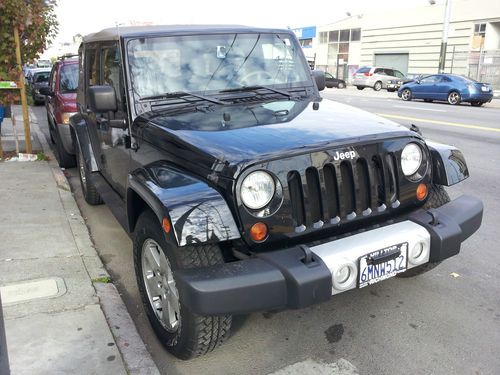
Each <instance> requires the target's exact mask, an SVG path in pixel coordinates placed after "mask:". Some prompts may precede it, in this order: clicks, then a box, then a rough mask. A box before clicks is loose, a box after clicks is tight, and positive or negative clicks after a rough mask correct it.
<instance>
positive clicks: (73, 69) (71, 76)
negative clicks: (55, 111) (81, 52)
mask: <svg viewBox="0 0 500 375" xmlns="http://www.w3.org/2000/svg"><path fill="white" fill-rule="evenodd" d="M77 88H78V64H67V65H64V66H63V67H62V68H61V73H60V76H59V91H60V92H61V93H63V94H64V93H70V92H76V89H77Z"/></svg>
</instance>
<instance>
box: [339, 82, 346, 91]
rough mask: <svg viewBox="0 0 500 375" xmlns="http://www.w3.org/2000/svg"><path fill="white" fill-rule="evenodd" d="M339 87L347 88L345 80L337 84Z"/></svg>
mask: <svg viewBox="0 0 500 375" xmlns="http://www.w3.org/2000/svg"><path fill="white" fill-rule="evenodd" d="M337 88H339V89H345V83H344V82H339V84H338V85H337Z"/></svg>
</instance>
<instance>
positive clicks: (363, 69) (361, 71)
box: [356, 66, 371, 73]
mask: <svg viewBox="0 0 500 375" xmlns="http://www.w3.org/2000/svg"><path fill="white" fill-rule="evenodd" d="M370 69H371V68H370V67H369V66H364V67H362V68H359V69H358V70H356V73H370Z"/></svg>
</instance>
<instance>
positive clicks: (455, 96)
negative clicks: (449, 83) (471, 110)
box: [448, 91, 462, 105]
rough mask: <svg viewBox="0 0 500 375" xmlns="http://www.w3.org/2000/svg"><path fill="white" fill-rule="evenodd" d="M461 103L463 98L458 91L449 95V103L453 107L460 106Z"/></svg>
mask: <svg viewBox="0 0 500 375" xmlns="http://www.w3.org/2000/svg"><path fill="white" fill-rule="evenodd" d="M461 101H462V97H461V96H460V93H458V92H457V91H452V92H450V93H449V94H448V103H450V104H451V105H458V104H460V102H461Z"/></svg>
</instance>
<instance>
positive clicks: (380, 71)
mask: <svg viewBox="0 0 500 375" xmlns="http://www.w3.org/2000/svg"><path fill="white" fill-rule="evenodd" d="M373 74H385V72H384V69H382V68H377V69H375V71H374V72H373Z"/></svg>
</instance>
